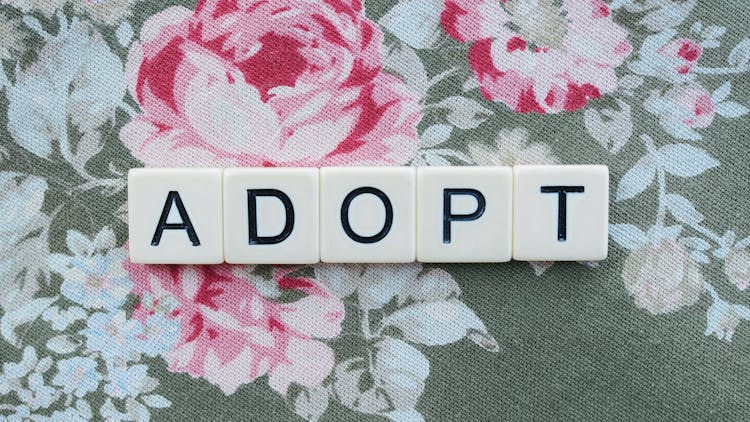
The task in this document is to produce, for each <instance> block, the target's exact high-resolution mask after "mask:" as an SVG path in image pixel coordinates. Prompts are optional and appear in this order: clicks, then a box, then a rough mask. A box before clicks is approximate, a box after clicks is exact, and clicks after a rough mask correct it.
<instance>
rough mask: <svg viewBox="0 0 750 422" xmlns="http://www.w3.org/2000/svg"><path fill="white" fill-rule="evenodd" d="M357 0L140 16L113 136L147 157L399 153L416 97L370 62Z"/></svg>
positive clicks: (289, 162)
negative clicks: (130, 100)
mask: <svg viewBox="0 0 750 422" xmlns="http://www.w3.org/2000/svg"><path fill="white" fill-rule="evenodd" d="M382 37H383V35H382V33H381V32H380V30H379V29H378V27H377V26H376V25H375V24H374V23H373V22H371V21H370V20H368V19H367V18H366V17H365V16H364V14H363V11H362V5H361V4H360V2H359V1H358V0H326V1H320V2H312V1H303V0H283V1H252V0H201V1H199V2H198V4H197V5H196V9H195V11H194V12H193V11H190V10H188V9H185V8H183V7H170V8H168V9H166V10H164V11H162V12H160V13H158V14H156V15H154V16H152V17H151V18H149V19H148V20H147V21H146V23H145V24H144V25H143V28H142V30H141V41H140V43H134V44H133V46H132V47H131V49H130V52H129V54H128V60H127V65H126V73H127V79H128V82H129V88H130V91H131V94H132V96H133V97H134V98H136V99H137V101H138V104H139V105H140V106H141V109H142V112H143V113H142V114H140V115H138V116H137V117H135V118H134V119H133V120H132V121H131V122H130V123H128V124H127V125H126V126H125V127H124V128H123V130H122V132H121V138H122V140H123V142H124V143H125V145H126V146H127V147H128V148H129V149H130V150H131V151H132V153H133V155H134V156H135V157H136V158H138V159H140V160H142V161H143V162H144V163H146V164H147V165H148V166H158V167H168V166H210V167H228V166H261V165H264V166H328V165H348V164H358V165H389V164H390V165H394V164H404V163H406V162H407V161H409V160H410V159H411V158H412V156H413V155H414V154H415V152H416V147H417V142H418V136H417V131H416V125H417V123H418V122H419V120H420V118H421V111H420V108H419V98H418V97H417V96H416V94H414V93H413V92H411V91H410V90H409V89H408V88H407V87H406V85H405V84H404V83H403V82H402V81H401V80H400V79H398V78H396V77H395V76H392V75H388V74H385V73H383V72H381V64H382V63H381V62H382V57H383V54H382V52H381V43H382Z"/></svg>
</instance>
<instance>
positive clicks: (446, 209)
mask: <svg viewBox="0 0 750 422" xmlns="http://www.w3.org/2000/svg"><path fill="white" fill-rule="evenodd" d="M453 195H468V196H472V197H474V199H476V200H477V209H476V210H475V211H474V212H472V213H470V214H452V213H451V197H452V196H453ZM486 205H487V201H485V199H484V195H482V192H479V191H478V190H476V189H443V243H451V222H452V221H473V220H476V219H478V218H479V217H481V216H482V214H484V209H485V207H486Z"/></svg>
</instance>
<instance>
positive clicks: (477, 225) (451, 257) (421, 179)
mask: <svg viewBox="0 0 750 422" xmlns="http://www.w3.org/2000/svg"><path fill="white" fill-rule="evenodd" d="M512 217H513V170H512V169H511V168H510V167H420V168H418V169H417V261H421V262H507V261H510V259H511V256H512V243H513V225H512Z"/></svg>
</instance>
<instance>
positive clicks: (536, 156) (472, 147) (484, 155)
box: [469, 128, 560, 166]
mask: <svg viewBox="0 0 750 422" xmlns="http://www.w3.org/2000/svg"><path fill="white" fill-rule="evenodd" d="M469 155H470V156H471V158H472V160H473V161H474V163H476V164H477V165H480V166H515V165H524V164H557V163H559V162H560V160H559V159H558V158H557V157H555V156H554V154H552V150H551V149H550V147H549V145H547V144H543V143H530V142H529V131H528V130H526V129H525V128H516V129H502V130H500V133H498V135H497V138H496V139H495V145H494V146H488V145H487V144H485V143H483V142H471V143H470V144H469Z"/></svg>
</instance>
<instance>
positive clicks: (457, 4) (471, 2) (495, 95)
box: [442, 0, 631, 113]
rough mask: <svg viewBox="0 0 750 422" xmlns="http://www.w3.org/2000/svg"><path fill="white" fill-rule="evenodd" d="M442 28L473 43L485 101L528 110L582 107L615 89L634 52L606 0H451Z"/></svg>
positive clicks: (471, 55)
mask: <svg viewBox="0 0 750 422" xmlns="http://www.w3.org/2000/svg"><path fill="white" fill-rule="evenodd" d="M442 25H443V27H444V28H445V30H446V31H447V32H448V33H449V34H450V35H451V36H452V37H453V38H455V39H456V40H458V41H460V42H473V45H472V46H471V49H470V50H469V63H470V64H471V67H472V68H473V69H474V73H475V74H476V75H477V78H478V79H479V83H480V86H481V89H482V94H483V95H484V96H485V98H487V99H488V100H492V101H500V102H503V103H505V104H507V105H508V106H509V107H510V108H512V109H513V110H514V111H516V112H520V113H528V112H535V113H556V112H559V111H572V110H577V109H580V108H582V107H583V106H585V105H586V103H587V102H588V101H589V100H590V99H594V98H599V97H600V96H601V95H603V94H605V93H608V92H612V91H614V90H615V89H616V88H617V76H616V74H615V70H614V69H615V68H616V67H617V66H619V65H621V64H622V63H623V61H624V60H625V58H626V57H627V56H628V55H629V54H630V51H631V46H630V43H629V42H628V40H627V36H628V32H627V31H626V30H625V29H624V28H622V27H621V26H619V25H617V24H616V23H614V21H613V20H612V16H611V13H610V10H609V6H607V4H606V3H605V2H604V1H602V0H564V1H562V2H561V3H558V2H557V1H555V0H537V1H529V0H503V1H501V2H499V1H497V0H446V1H445V10H444V11H443V13H442Z"/></svg>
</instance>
